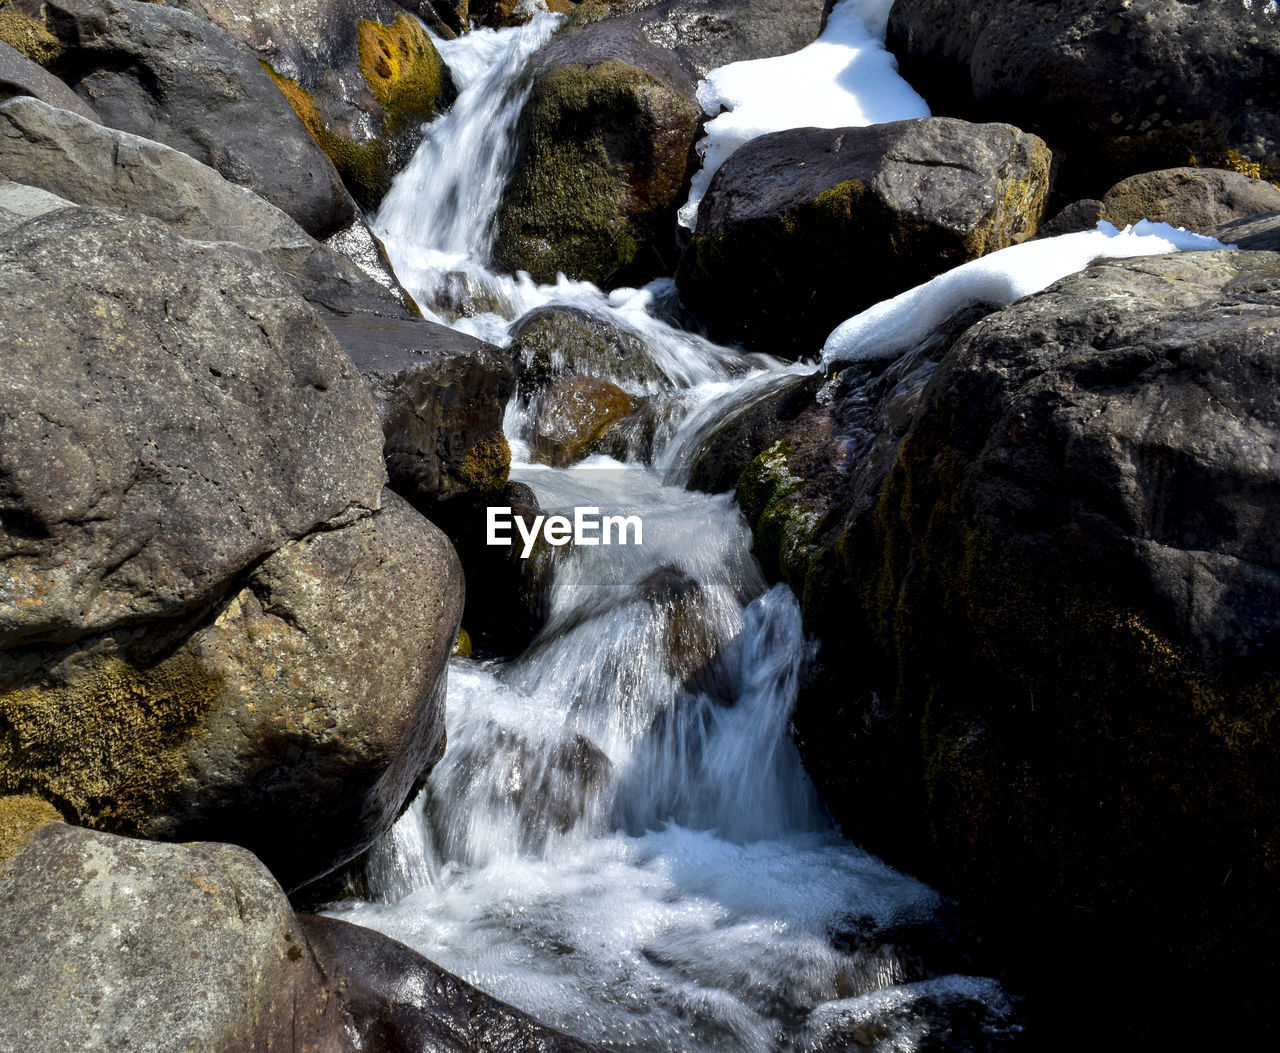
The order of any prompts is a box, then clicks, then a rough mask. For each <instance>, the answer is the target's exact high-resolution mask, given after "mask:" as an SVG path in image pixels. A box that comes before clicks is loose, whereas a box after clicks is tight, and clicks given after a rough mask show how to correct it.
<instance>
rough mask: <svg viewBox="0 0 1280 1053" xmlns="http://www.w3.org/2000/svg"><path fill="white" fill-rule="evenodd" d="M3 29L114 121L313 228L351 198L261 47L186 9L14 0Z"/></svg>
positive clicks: (105, 119)
mask: <svg viewBox="0 0 1280 1053" xmlns="http://www.w3.org/2000/svg"><path fill="white" fill-rule="evenodd" d="M5 13H6V16H7V17H6V19H5V23H4V24H5V25H7V26H9V34H10V35H11V36H12V38H13V39H9V36H6V37H5V40H6V41H7V42H8V43H10V44H12V45H13V46H14V47H17V48H18V49H19V50H22V51H24V53H26V54H27V55H28V57H30V58H32V59H34V60H35V61H38V62H39V63H40V64H41V65H43V66H45V67H46V68H47V69H50V70H51V71H52V72H54V73H56V74H58V75H59V76H61V77H62V78H63V79H64V80H66V81H68V82H69V83H70V84H71V85H72V87H73V88H74V90H75V92H76V94H77V95H79V96H80V97H81V98H82V99H84V100H85V101H86V102H87V103H89V105H90V106H91V107H92V108H93V110H94V112H95V113H97V115H98V119H99V120H100V121H101V122H102V123H103V124H106V125H110V126H111V127H113V128H119V129H120V130H121V131H126V132H132V133H134V134H135V135H140V136H143V137H144V138H147V139H154V140H156V141H157V142H161V143H164V144H165V145H166V146H171V147H173V148H174V149H175V150H181V151H182V152H183V153H185V154H190V155H191V156H192V157H194V158H196V159H197V160H199V161H203V162H205V163H206V164H209V165H211V166H212V167H214V168H216V169H217V170H218V171H219V172H221V173H222V174H223V175H224V176H226V178H227V179H229V180H230V181H231V182H233V183H239V184H240V185H242V186H247V187H249V189H251V190H253V191H254V192H255V193H256V194H258V195H259V196H261V197H264V198H266V199H267V200H268V201H270V202H271V203H272V204H273V205H275V206H277V207H278V208H280V209H281V210H282V211H284V212H286V213H287V214H288V215H290V216H292V217H293V218H294V219H295V220H296V221H297V222H298V223H299V224H300V225H301V226H302V228H303V229H304V230H306V231H307V232H308V233H309V234H311V235H313V236H315V237H322V236H325V235H327V234H332V233H334V232H336V231H338V230H340V229H341V228H342V227H344V226H346V225H348V224H349V223H350V222H351V221H352V220H353V219H354V218H355V214H356V209H355V204H354V202H353V201H352V200H351V197H350V195H349V194H348V193H347V191H346V190H345V188H344V187H343V185H342V181H341V179H339V178H338V173H337V172H336V171H335V170H334V167H333V165H332V164H331V163H330V162H329V160H328V158H327V157H325V155H324V154H323V153H322V152H321V150H320V148H319V147H318V146H317V145H316V144H315V142H314V141H313V140H312V138H311V136H310V135H308V134H307V131H306V129H305V128H304V127H303V126H302V125H301V124H300V123H299V121H298V119H297V117H296V116H295V114H294V113H293V111H292V110H291V109H290V108H289V104H288V103H287V102H286V101H285V99H284V98H283V97H282V96H281V94H280V93H279V91H277V90H276V88H275V86H274V85H273V84H272V81H271V78H270V77H269V76H268V75H267V73H266V72H265V71H264V70H263V69H262V67H261V66H260V65H259V63H258V61H257V60H256V59H255V58H254V56H253V53H252V52H251V51H250V50H249V49H248V48H246V47H245V46H244V45H243V44H241V43H240V42H239V41H237V40H234V39H233V38H232V37H230V36H228V35H227V34H226V33H225V32H224V31H223V30H222V29H220V28H218V27H217V26H215V25H212V24H211V23H209V22H206V21H205V20H204V19H202V18H199V17H197V16H195V15H192V14H188V13H187V12H185V11H175V10H172V9H170V8H168V7H164V6H161V5H159V4H149V3H135V2H134V0H11V2H10V3H9V4H8V5H7V6H6V8H5Z"/></svg>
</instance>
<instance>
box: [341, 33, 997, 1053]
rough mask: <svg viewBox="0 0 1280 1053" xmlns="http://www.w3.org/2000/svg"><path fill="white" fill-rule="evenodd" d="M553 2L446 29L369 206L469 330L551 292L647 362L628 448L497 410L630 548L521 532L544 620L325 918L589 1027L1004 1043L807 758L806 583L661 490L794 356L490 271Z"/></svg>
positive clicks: (541, 488) (656, 1050)
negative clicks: (420, 105)
mask: <svg viewBox="0 0 1280 1053" xmlns="http://www.w3.org/2000/svg"><path fill="white" fill-rule="evenodd" d="M554 24H555V20H554V18H551V17H543V18H540V19H536V20H535V21H534V22H532V23H530V24H529V25H527V26H525V27H523V28H521V29H518V30H506V31H501V32H497V33H494V32H491V31H479V32H477V33H473V34H471V35H470V36H469V37H464V38H462V39H460V40H458V41H452V42H442V43H441V44H440V49H441V52H442V54H443V55H444V57H445V59H446V61H447V62H449V64H450V66H451V67H452V68H453V71H454V75H455V78H456V80H457V81H458V83H459V85H460V87H461V89H462V90H461V94H460V96H459V98H458V101H457V103H456V104H455V106H454V109H453V110H452V112H451V113H450V114H448V115H446V116H445V117H442V118H440V119H439V120H438V121H437V122H435V123H434V124H433V125H432V126H431V127H430V129H429V131H428V135H427V139H426V141H425V142H424V144H423V146H422V148H421V150H420V151H419V153H418V155H417V156H416V157H415V158H414V160H413V162H412V163H411V165H410V167H409V169H408V170H407V171H406V172H405V173H404V174H403V175H402V176H401V178H400V180H399V181H398V182H397V184H396V186H395V188H394V189H393V191H392V193H391V194H390V195H389V196H388V198H387V200H386V202H385V204H384V206H383V208H382V211H381V213H380V214H379V217H378V221H377V226H378V230H379V233H380V234H381V235H382V236H383V237H384V238H385V239H386V243H387V246H388V250H389V252H390V254H391V257H392V259H393V261H394V263H395V266H396V269H397V272H398V273H399V275H400V277H401V278H402V280H403V281H404V282H405V284H406V286H407V287H408V288H409V289H410V290H411V291H412V292H413V293H414V295H415V296H416V297H418V298H419V301H420V302H421V303H423V304H424V306H427V307H429V308H430V309H431V310H432V311H433V312H435V314H436V315H437V317H439V318H441V319H443V320H446V321H448V322H450V323H451V324H453V325H455V326H456V327H457V328H459V329H462V330H463V331H466V332H470V333H473V334H475V335H479V336H481V337H483V338H485V339H489V340H491V341H494V342H496V343H499V344H502V345H504V346H505V345H507V344H508V343H510V340H511V335H510V327H511V323H512V321H513V320H514V319H516V318H518V317H519V316H520V315H523V314H525V313H526V312H528V311H531V310H533V309H535V308H538V307H547V306H550V305H560V306H565V307H576V308H582V309H585V310H587V311H590V312H592V313H593V314H595V315H597V316H599V317H601V318H606V319H608V320H609V322H610V324H613V325H616V326H618V327H621V328H622V329H624V330H625V331H626V332H628V333H630V334H632V335H634V336H635V337H637V338H638V339H639V340H640V341H642V342H643V344H644V346H645V348H646V354H647V355H648V356H649V359H650V361H651V362H652V364H653V365H654V367H655V368H654V370H653V374H652V375H651V376H650V377H649V379H647V380H646V381H645V382H644V383H643V384H640V385H637V384H636V383H635V382H634V380H633V379H632V380H629V379H628V378H626V377H621V376H619V377H616V378H614V379H616V380H617V382H618V383H619V384H622V385H624V386H626V385H628V384H630V387H629V390H630V391H631V393H632V394H634V395H636V396H637V397H642V398H647V399H654V400H664V401H663V406H664V418H663V419H664V423H663V425H662V426H661V427H659V428H657V430H656V435H655V436H654V437H653V439H652V442H651V443H650V444H649V447H648V449H647V450H646V453H645V455H644V456H643V457H641V456H639V455H636V456H628V458H627V459H626V460H615V459H612V458H609V457H605V456H594V457H591V458H589V459H588V460H586V461H584V462H582V463H580V464H579V465H577V466H575V467H574V468H572V469H550V468H546V467H544V466H541V465H535V464H530V463H527V453H528V448H527V447H526V446H525V445H524V443H523V441H522V440H523V439H524V438H525V437H526V436H527V428H528V412H529V407H528V406H526V405H524V404H521V403H520V402H518V401H513V404H512V406H511V407H510V409H509V411H508V418H507V432H508V436H509V438H510V439H511V441H512V448H513V452H514V458H515V461H516V462H517V463H515V464H514V466H513V472H512V477H513V479H516V480H518V481H522V482H526V483H528V484H529V485H530V486H531V487H532V488H533V489H534V491H535V492H536V494H537V495H538V498H539V502H540V504H541V506H542V509H543V511H544V512H545V513H547V514H549V515H550V514H564V515H567V516H572V515H573V510H574V509H582V508H586V509H599V510H601V511H603V512H606V513H608V514H611V515H617V516H620V517H628V516H634V517H637V518H638V519H639V520H640V522H641V523H642V525H643V543H642V544H625V545H624V544H618V543H614V544H611V545H604V544H599V545H585V544H580V545H575V546H566V547H564V548H558V549H554V550H552V549H550V548H549V547H547V546H542V547H541V548H540V549H538V550H537V551H535V552H534V554H533V556H532V557H531V558H532V559H534V560H535V563H536V565H538V566H540V567H541V568H542V569H544V570H545V571H546V575H547V580H548V581H549V582H550V586H549V589H550V591H549V598H548V615H547V621H546V625H545V627H544V629H543V631H542V632H541V634H540V635H539V637H538V638H537V639H536V640H535V641H534V642H533V643H532V645H531V646H530V647H529V648H528V650H527V651H526V652H525V653H524V654H523V655H521V656H519V657H518V658H515V659H513V660H511V661H508V662H504V663H498V662H479V661H473V660H470V659H455V660H454V662H453V665H452V668H451V670H450V679H449V688H448V697H447V703H446V707H447V717H446V721H447V731H448V748H447V750H446V752H445V755H444V757H443V759H442V760H441V761H440V763H439V764H438V765H437V766H436V768H435V769H434V771H433V772H432V775H431V778H430V781H429V783H428V786H427V788H426V790H425V791H424V792H423V794H422V796H421V797H420V798H419V800H418V802H417V803H416V804H415V805H414V806H413V807H412V808H411V809H410V810H409V811H408V812H407V813H406V814H405V816H404V817H403V818H402V819H401V821H400V822H399V824H397V826H396V828H395V829H394V831H393V832H392V834H391V835H390V836H388V837H387V838H386V839H385V840H384V842H383V843H382V845H381V846H380V847H379V848H378V849H376V850H375V852H374V853H373V858H372V861H371V863H370V866H369V871H368V879H369V882H368V884H369V889H370V891H371V895H372V898H371V899H369V900H348V901H345V902H342V903H340V904H337V905H335V907H334V908H333V911H334V913H336V914H338V915H339V916H342V917H345V918H347V919H349V920H352V921H355V922H357V923H360V924H363V925H367V926H370V927H373V928H376V929H380V930H382V931H384V932H386V933H388V934H389V935H391V936H393V937H394V938H396V939H398V940H401V941H403V942H405V943H407V944H409V945H410V946H413V947H415V948H417V949H418V950H420V951H422V952H423V953H424V954H426V955H427V956H428V957H430V958H432V959H433V960H435V961H437V962H439V963H440V964H441V965H443V966H444V967H446V968H448V969H450V970H452V971H454V972H456V973H458V974H459V975H461V976H463V977H465V978H467V979H469V980H470V981H472V982H473V983H475V984H477V985H479V986H480V987H482V988H484V989H485V990H487V991H489V992H491V993H493V994H495V995H497V996H498V997H500V998H502V999H505V1000H507V1001H509V1002H511V1003H513V1004H515V1005H517V1006H519V1007H521V1008H523V1009H525V1010H527V1011H529V1012H531V1013H533V1014H534V1015H535V1016H537V1017H539V1018H541V1019H543V1020H546V1021H547V1022H549V1023H551V1024H553V1025H556V1026H558V1027H561V1028H564V1029H565V1030H567V1031H569V1032H571V1033H573V1034H576V1035H579V1036H581V1037H583V1038H586V1039H588V1040H589V1041H593V1042H596V1043H599V1044H600V1045H601V1046H602V1047H603V1048H606V1049H613V1050H636V1051H651V1053H689V1051H698V1053H711V1051H724V1053H742V1051H772V1050H777V1051H783V1050H802V1049H803V1050H811V1051H814V1053H819V1051H825V1050H832V1051H834V1050H836V1049H845V1048H849V1046H850V1044H851V1043H853V1042H856V1041H860V1039H859V1038H858V1037H857V1036H859V1035H863V1036H866V1035H871V1036H878V1037H877V1041H880V1039H884V1040H885V1043H886V1044H883V1045H879V1046H876V1047H875V1048H881V1049H886V1050H887V1049H894V1050H911V1049H915V1048H917V1047H918V1039H919V1033H920V1031H921V1028H922V1027H923V1026H924V1025H922V1023H921V1021H922V1020H924V1019H925V1016H924V1015H922V1014H927V1012H935V1011H936V1012H945V1005H946V1004H947V1002H948V1000H951V1001H956V1000H959V1001H960V1002H961V1003H964V1004H966V1005H973V1006H978V1007H980V1009H981V1012H982V1013H985V1014H987V1017H988V1019H987V1020H986V1021H985V1023H984V1024H983V1025H982V1027H983V1032H982V1033H983V1034H985V1035H988V1036H989V1037H991V1039H992V1043H991V1044H990V1045H989V1046H988V1048H992V1049H995V1048H999V1047H998V1041H997V1040H998V1039H999V1037H1000V1036H1001V1035H1004V1034H1006V1033H1008V1034H1011V1033H1012V1030H1013V1029H1014V1025H1013V1024H1012V1023H1010V1021H1011V1019H1012V1009H1011V1007H1010V1005H1009V1003H1008V1001H1007V999H1006V998H1005V996H1004V994H1003V993H1002V992H1001V991H1000V989H999V987H998V986H997V985H995V984H994V983H993V982H992V981H989V980H984V979H974V978H969V977H966V976H963V975H956V974H955V972H954V971H952V969H951V967H950V966H948V967H947V968H941V967H937V968H935V967H934V966H933V965H932V964H930V962H929V955H928V954H927V953H925V952H923V951H920V950H919V948H918V947H916V943H918V942H919V941H918V940H917V936H916V935H912V934H919V933H921V932H924V933H933V932H935V931H936V930H937V923H936V921H935V919H936V917H937V915H938V912H939V910H940V909H941V907H942V901H941V899H940V897H939V896H938V895H937V894H936V893H935V892H934V891H933V890H931V889H930V888H928V887H927V886H926V885H924V884H922V883H921V882H919V881H917V880H915V879H913V878H911V877H908V876H906V875H904V874H900V873H898V872H896V871H894V870H892V869H891V868H889V867H887V866H885V865H884V864H883V863H881V862H880V861H879V860H877V859H875V858H874V857H872V856H869V855H868V854H866V853H865V852H862V851H861V850H859V849H858V848H856V847H855V846H853V845H851V844H849V843H848V842H846V841H845V840H844V839H843V838H842V837H841V836H840V834H839V832H838V831H837V830H834V829H833V828H832V827H831V825H830V823H829V821H828V820H827V819H826V818H825V816H824V814H823V812H822V810H821V808H820V806H819V802H818V799H817V795H816V793H815V791H814V788H813V786H812V784H811V783H810V782H809V780H808V778H807V777H806V775H805V773H804V771H803V768H802V766H801V763H800V759H799V756H798V754H797V752H796V749H795V746H794V745H793V743H792V740H791V736H790V732H789V721H790V716H791V711H792V708H793V707H794V705H795V701H796V697H797V693H798V691H799V687H800V682H801V679H802V677H803V676H804V671H805V666H806V663H807V662H808V661H809V660H810V658H811V657H812V655H811V645H810V644H809V643H808V642H807V641H806V639H805V635H804V630H803V624H802V619H801V614H800V608H799V604H798V603H797V601H796V599H795V597H794V596H793V595H792V594H791V593H790V591H789V590H788V589H787V588H786V587H784V586H776V587H773V588H770V587H768V585H767V583H766V582H765V580H764V579H763V576H762V574H761V571H760V569H759V567H758V565H757V564H756V562H755V560H754V559H753V557H752V555H751V535H750V531H749V529H748V527H747V525H746V522H745V521H744V519H743V518H742V516H741V515H740V514H739V512H738V510H737V508H736V506H735V505H734V503H733V500H732V497H731V495H719V496H711V495H707V494H702V493H695V492H690V491H687V490H685V489H684V488H683V486H682V485H681V481H682V479H683V478H684V475H685V473H687V470H688V464H689V462H690V460H691V459H692V457H693V456H694V455H695V454H696V452H697V450H698V448H699V447H700V445H701V443H702V442H703V441H704V439H705V437H706V435H707V434H708V433H709V431H710V430H711V429H713V428H714V427H715V426H716V424H717V423H718V422H719V421H720V420H721V419H722V418H723V416H724V413H725V412H726V410H727V409H728V408H729V407H730V406H736V405H740V404H741V403H742V401H743V399H751V398H761V397H765V396H766V395H767V394H768V393H770V392H771V391H772V390H774V389H775V388H776V386H777V385H778V384H779V383H781V382H785V381H787V380H789V379H790V378H792V377H793V376H794V375H795V374H796V373H799V372H805V371H812V369H813V368H814V367H812V366H795V367H791V366H787V367H784V366H782V364H781V363H778V362H774V361H772V360H769V359H767V358H764V357H763V356H745V355H743V354H742V353H741V352H738V351H735V350H732V349H728V348H723V347H719V346H717V345H715V344H712V343H710V342H709V341H707V340H705V339H702V338H701V337H699V336H697V335H695V334H692V333H689V332H685V331H683V330H681V329H679V328H677V327H674V326H672V325H671V324H669V322H668V321H667V320H666V318H665V315H666V311H665V310H664V304H665V303H666V302H668V301H669V300H670V298H671V295H672V290H671V288H670V282H669V281H667V282H657V283H654V284H653V285H651V286H649V287H648V288H646V289H642V290H634V289H632V290H618V291H615V292H613V293H610V294H605V293H603V292H602V291H600V290H599V289H597V288H595V287H594V286H591V285H588V284H587V283H582V282H572V281H568V280H565V279H561V281H560V282H558V283H557V284H555V285H551V286H538V285H536V284H535V283H533V282H531V281H530V280H529V279H528V278H527V276H524V277H511V276H505V275H496V274H493V273H492V272H490V271H489V270H488V269H487V268H486V265H485V261H486V259H487V254H488V248H489V244H490V241H491V239H492V236H493V230H492V227H493V218H494V215H495V214H496V209H497V206H498V201H499V196H500V193H501V188H502V183H503V179H504V175H505V170H506V169H505V166H506V163H507V160H508V158H509V155H510V152H511V151H510V142H511V136H512V133H513V129H514V126H515V121H516V119H517V116H518V113H519V108H520V105H521V103H522V102H523V99H524V98H525V94H526V92H527V90H528V75H527V72H526V71H525V65H526V63H527V61H528V57H529V56H530V55H531V54H532V53H533V51H534V50H536V48H537V47H538V46H539V45H540V43H541V42H543V41H545V40H546V39H547V37H548V36H549V34H550V33H551V31H552V29H553V28H554ZM459 289H461V290H463V291H464V292H466V293H467V295H469V296H471V298H472V301H471V302H470V304H469V306H467V307H466V309H465V310H461V309H459V301H458V297H457V296H455V295H454V294H455V293H457V292H458V290H459ZM451 296H453V299H452V301H451V300H450V297H451ZM480 301H483V302H480ZM932 938H933V937H932V936H930V937H928V938H927V939H926V940H925V942H926V943H927V942H928V939H932ZM956 957H957V955H956V954H955V953H949V954H948V956H947V958H948V961H952V960H954V959H955V958H956ZM913 1007H914V1008H913ZM939 1007H943V1008H939ZM916 1009H918V1010H919V1011H918V1012H917V1011H916ZM850 1036H853V1038H851V1037H850Z"/></svg>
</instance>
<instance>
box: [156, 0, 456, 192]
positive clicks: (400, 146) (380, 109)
mask: <svg viewBox="0 0 1280 1053" xmlns="http://www.w3.org/2000/svg"><path fill="white" fill-rule="evenodd" d="M169 5H170V6H171V7H179V8H182V9H183V10H185V11H191V12H193V13H194V14H197V15H200V16H201V17H202V18H206V19H208V20H209V21H210V22H213V23H215V24H217V25H218V26H221V27H222V28H223V29H224V30H226V31H227V32H228V33H229V34H230V35H231V36H233V37H235V38H236V39H237V40H239V41H241V42H243V43H244V44H246V45H247V46H248V47H250V48H252V49H253V50H254V51H255V52H256V53H257V55H258V57H259V59H260V60H261V62H262V64H263V66H264V67H266V69H267V71H268V72H269V73H270V74H271V77H272V79H273V80H274V81H275V82H276V86H277V87H278V88H279V89H280V90H281V92H283V93H284V97H285V98H286V99H287V100H288V101H289V105H290V106H292V107H293V109H294V112H295V113H297V115H298V118H299V119H300V120H301V121H302V123H303V124H304V125H305V126H306V128H307V131H309V132H310V133H311V135H312V136H313V137H314V138H315V140H316V142H317V143H319V145H320V147H321V148H322V149H323V150H324V152H325V153H326V154H328V156H329V159H330V160H331V161H333V163H334V166H335V167H336V168H337V169H338V172H339V173H340V174H341V176H342V178H343V181H344V182H345V183H346V185H347V188H348V189H349V190H350V191H351V193H352V195H353V196H354V197H355V199H356V201H358V202H359V203H360V205H361V206H362V207H363V208H366V209H372V208H374V207H375V206H376V205H377V204H378V202H379V201H381V200H382V197H383V195H384V194H386V192H387V191H388V190H389V189H390V188H391V181H392V179H394V178H395V175H396V173H397V172H398V171H400V169H401V168H403V167H404V166H405V164H406V163H407V162H408V160H409V158H410V157H411V156H412V154H413V151H414V150H415V149H416V148H417V146H418V143H419V142H420V141H421V139H422V126H423V124H425V123H426V122H427V121H429V120H430V119H431V118H433V117H435V116H436V115H437V114H439V113H441V112H443V110H444V109H445V108H446V107H447V106H448V105H449V103H450V102H452V101H453V98H454V96H455V95H456V94H457V92H456V90H455V88H454V86H453V80H452V78H451V77H450V75H449V70H448V67H446V66H445V65H444V63H443V61H442V60H441V58H440V54H439V52H438V51H436V48H435V45H434V44H433V43H432V42H431V37H430V36H429V35H428V34H427V33H426V31H425V30H424V29H423V27H422V25H421V23H420V22H418V20H417V19H416V18H414V17H413V15H414V14H419V15H421V14H437V9H436V7H433V6H432V5H431V4H429V3H417V4H414V3H412V2H409V3H397V2H395V0H301V2H299V0H292V2H290V3H289V4H288V5H287V6H277V5H264V4H261V3H257V2H255V0H169ZM438 6H439V7H440V8H443V9H445V10H448V8H447V5H445V4H440V5H438ZM461 11H462V16H461V19H459V18H458V15H457V12H456V11H454V12H452V14H453V22H454V24H453V25H452V27H451V28H452V29H453V30H454V31H455V32H456V31H459V30H461V29H462V28H463V26H465V22H466V16H465V12H466V4H465V2H464V3H463V4H462V5H461ZM409 12H412V14H411V13H409ZM437 17H438V16H437Z"/></svg>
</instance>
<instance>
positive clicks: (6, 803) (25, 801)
mask: <svg viewBox="0 0 1280 1053" xmlns="http://www.w3.org/2000/svg"><path fill="white" fill-rule="evenodd" d="M61 819H62V816H61V815H59V814H58V809H56V808H55V807H54V806H53V805H51V804H50V803H49V802H48V801H42V800H40V798H39V797H0V865H3V864H4V863H5V862H6V861H8V860H10V859H12V858H13V857H14V856H16V855H17V854H18V853H19V852H20V851H22V846H23V845H24V844H26V841H27V838H29V837H30V836H31V835H32V834H33V833H35V832H36V831H37V830H39V829H40V827H42V826H44V825H45V824H46V823H56V822H60V821H61Z"/></svg>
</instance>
